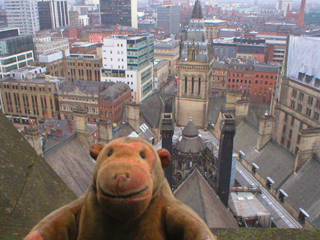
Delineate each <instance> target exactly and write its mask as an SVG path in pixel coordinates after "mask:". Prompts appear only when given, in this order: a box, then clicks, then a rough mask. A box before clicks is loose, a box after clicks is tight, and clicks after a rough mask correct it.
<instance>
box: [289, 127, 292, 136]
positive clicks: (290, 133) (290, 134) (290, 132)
mask: <svg viewBox="0 0 320 240" xmlns="http://www.w3.org/2000/svg"><path fill="white" fill-rule="evenodd" d="M289 138H292V129H290V131H289Z"/></svg>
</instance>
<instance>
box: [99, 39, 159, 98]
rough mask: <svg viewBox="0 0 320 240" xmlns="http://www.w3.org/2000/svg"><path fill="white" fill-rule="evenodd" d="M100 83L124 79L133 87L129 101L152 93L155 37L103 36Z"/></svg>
mask: <svg viewBox="0 0 320 240" xmlns="http://www.w3.org/2000/svg"><path fill="white" fill-rule="evenodd" d="M102 50H103V51H102V57H103V59H102V61H103V67H102V69H101V81H102V82H124V83H126V84H128V85H129V86H130V88H131V89H132V101H135V102H141V101H142V100H143V99H145V98H146V97H148V96H149V95H150V94H151V93H152V79H153V60H154V36H153V35H145V36H140V35H136V36H132V35H129V36H114V37H110V38H105V39H104V45H103V47H102Z"/></svg>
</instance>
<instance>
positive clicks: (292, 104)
mask: <svg viewBox="0 0 320 240" xmlns="http://www.w3.org/2000/svg"><path fill="white" fill-rule="evenodd" d="M295 105H296V102H295V101H293V100H291V107H292V108H294V107H295Z"/></svg>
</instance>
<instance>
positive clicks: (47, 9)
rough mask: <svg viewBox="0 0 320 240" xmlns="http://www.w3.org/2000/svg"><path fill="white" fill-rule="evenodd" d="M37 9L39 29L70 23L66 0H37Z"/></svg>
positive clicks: (54, 27)
mask: <svg viewBox="0 0 320 240" xmlns="http://www.w3.org/2000/svg"><path fill="white" fill-rule="evenodd" d="M38 9H39V23H40V30H45V29H56V28H59V27H63V26H67V25H70V18H69V12H68V2H67V1H66V0H39V1H38Z"/></svg>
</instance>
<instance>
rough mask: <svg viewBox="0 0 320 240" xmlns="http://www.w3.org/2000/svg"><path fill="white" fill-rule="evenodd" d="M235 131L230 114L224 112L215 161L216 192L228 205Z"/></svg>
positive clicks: (233, 121)
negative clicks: (217, 155)
mask: <svg viewBox="0 0 320 240" xmlns="http://www.w3.org/2000/svg"><path fill="white" fill-rule="evenodd" d="M235 132H236V126H235V120H234V117H233V116H232V114H230V113H224V114H223V116H222V122H221V136H220V145H219V157H218V162H217V170H218V172H217V193H218V196H219V197H220V200H221V201H222V203H223V204H224V205H225V206H226V207H228V200H229V191H230V180H231V170H232V153H233V138H234V135H235Z"/></svg>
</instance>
